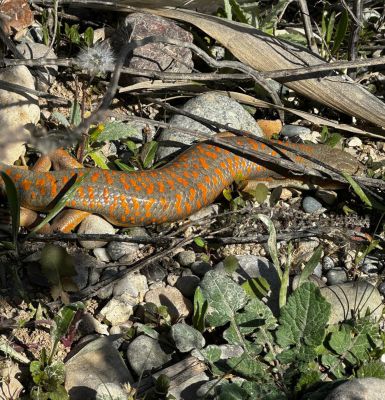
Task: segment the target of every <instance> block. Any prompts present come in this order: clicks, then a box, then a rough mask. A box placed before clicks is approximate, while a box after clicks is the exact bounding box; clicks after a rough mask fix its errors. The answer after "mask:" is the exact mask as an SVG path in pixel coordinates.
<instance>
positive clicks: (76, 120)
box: [69, 101, 82, 126]
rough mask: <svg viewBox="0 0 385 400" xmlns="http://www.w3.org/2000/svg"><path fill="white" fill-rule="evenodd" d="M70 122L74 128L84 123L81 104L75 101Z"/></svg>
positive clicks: (72, 105)
mask: <svg viewBox="0 0 385 400" xmlns="http://www.w3.org/2000/svg"><path fill="white" fill-rule="evenodd" d="M69 120H70V121H69V122H70V124H71V125H73V126H78V125H80V123H81V122H82V112H81V108H80V104H79V103H78V102H77V101H75V102H73V103H72V104H71V109H70V118H69Z"/></svg>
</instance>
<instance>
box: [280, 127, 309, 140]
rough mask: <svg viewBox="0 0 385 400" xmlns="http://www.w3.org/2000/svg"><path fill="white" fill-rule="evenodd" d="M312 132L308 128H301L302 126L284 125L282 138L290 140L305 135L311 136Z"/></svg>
mask: <svg viewBox="0 0 385 400" xmlns="http://www.w3.org/2000/svg"><path fill="white" fill-rule="evenodd" d="M310 132H311V130H310V129H309V128H307V127H306V126H301V125H284V127H283V128H282V130H281V135H282V136H287V137H289V138H292V137H295V136H299V135H303V134H305V133H306V134H310Z"/></svg>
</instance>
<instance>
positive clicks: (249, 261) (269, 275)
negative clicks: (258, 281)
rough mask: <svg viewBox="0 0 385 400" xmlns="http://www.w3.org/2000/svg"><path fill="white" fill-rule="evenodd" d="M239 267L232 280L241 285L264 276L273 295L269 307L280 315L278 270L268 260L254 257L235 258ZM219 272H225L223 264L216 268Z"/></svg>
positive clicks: (269, 298) (268, 303)
mask: <svg viewBox="0 0 385 400" xmlns="http://www.w3.org/2000/svg"><path fill="white" fill-rule="evenodd" d="M235 257H236V259H237V261H238V263H239V267H238V268H237V270H236V271H235V272H233V274H232V278H233V279H234V280H235V281H236V282H237V283H239V284H242V283H243V282H245V281H246V280H248V279H251V278H257V277H259V276H262V277H263V278H265V279H266V280H267V282H268V284H269V285H270V290H271V295H269V297H268V299H267V305H268V306H269V307H270V309H271V310H272V311H273V313H275V314H278V311H279V288H280V285H281V284H280V279H279V277H278V273H277V270H276V268H275V266H274V264H272V263H271V262H270V261H269V260H268V259H267V258H265V257H259V256H254V255H244V256H237V255H236V256H235ZM214 268H215V270H217V271H223V273H225V271H224V265H223V262H220V263H218V264H217V265H216V266H215V267H214Z"/></svg>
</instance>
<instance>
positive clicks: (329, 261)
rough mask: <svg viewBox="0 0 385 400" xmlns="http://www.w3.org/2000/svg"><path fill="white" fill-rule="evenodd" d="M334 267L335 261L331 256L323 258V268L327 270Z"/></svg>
mask: <svg viewBox="0 0 385 400" xmlns="http://www.w3.org/2000/svg"><path fill="white" fill-rule="evenodd" d="M332 268H334V261H333V259H332V258H331V257H329V256H325V257H324V258H323V260H322V269H323V270H324V271H325V272H326V271H329V270H330V269H332Z"/></svg>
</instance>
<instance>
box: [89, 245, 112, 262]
mask: <svg viewBox="0 0 385 400" xmlns="http://www.w3.org/2000/svg"><path fill="white" fill-rule="evenodd" d="M92 252H93V253H94V256H95V257H96V258H97V259H98V260H99V261H103V262H105V263H108V262H110V261H111V260H110V257H109V255H108V253H107V250H106V249H105V248H104V247H97V248H96V249H93V250H92Z"/></svg>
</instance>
